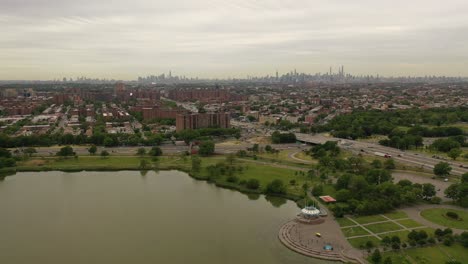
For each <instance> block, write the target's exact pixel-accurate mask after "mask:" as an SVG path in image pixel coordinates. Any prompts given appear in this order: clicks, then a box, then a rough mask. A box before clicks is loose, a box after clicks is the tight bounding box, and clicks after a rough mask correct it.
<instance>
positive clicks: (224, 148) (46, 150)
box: [36, 143, 304, 156]
mask: <svg viewBox="0 0 468 264" xmlns="http://www.w3.org/2000/svg"><path fill="white" fill-rule="evenodd" d="M271 146H272V147H273V148H274V149H278V150H285V149H301V148H304V146H300V145H298V144H271ZM61 147H62V146H52V147H38V148H36V151H37V154H36V156H50V155H55V154H56V153H57V151H59V150H60V148H61ZM72 147H73V150H74V151H75V152H76V154H78V155H87V154H89V153H88V148H89V146H72ZM159 147H160V148H161V149H162V151H163V153H165V154H177V153H182V152H184V151H188V150H189V147H188V146H187V145H174V144H163V145H161V146H159ZM250 147H252V144H248V143H241V144H229V145H228V144H223V143H221V144H216V147H215V151H216V153H217V154H229V153H236V152H237V151H239V150H246V149H247V148H250ZM262 147H264V146H262ZM139 148H141V147H136V146H131V147H130V146H129V147H98V150H97V153H100V152H101V151H102V150H107V151H108V152H109V153H110V154H111V155H121V156H128V155H135V154H136V153H137V150H138V149H139ZM143 148H145V149H146V150H147V151H149V150H150V149H151V147H143Z"/></svg>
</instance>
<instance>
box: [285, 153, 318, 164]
mask: <svg viewBox="0 0 468 264" xmlns="http://www.w3.org/2000/svg"><path fill="white" fill-rule="evenodd" d="M299 152H300V151H296V152H290V153H289V154H288V157H289V158H290V159H293V160H296V161H299V162H302V163H306V164H314V162H312V161H310V160H304V159H300V158H298V157H296V155H297V154H299Z"/></svg>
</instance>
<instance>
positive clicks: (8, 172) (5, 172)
mask: <svg viewBox="0 0 468 264" xmlns="http://www.w3.org/2000/svg"><path fill="white" fill-rule="evenodd" d="M38 160H40V158H39V159H38ZM151 170H152V171H170V170H177V171H182V172H185V173H187V174H188V175H189V176H190V177H191V178H193V179H195V180H199V181H206V182H207V183H212V184H214V185H216V186H217V187H220V188H224V189H230V190H235V191H238V192H241V193H244V194H263V195H268V196H272V197H279V198H284V199H287V200H291V201H293V202H295V203H296V205H297V206H298V207H300V204H299V202H300V201H301V200H303V199H304V197H301V196H297V195H294V194H270V193H266V192H265V191H264V190H263V188H259V189H256V190H253V189H248V188H246V187H244V186H242V185H240V184H237V183H229V182H225V181H219V180H217V179H211V178H210V177H206V176H202V175H197V174H194V173H193V172H192V171H191V170H190V169H187V168H185V167H184V166H180V165H179V166H177V165H163V164H161V165H160V166H159V167H158V168H149V169H141V168H139V167H138V166H123V167H115V166H114V167H113V166H108V165H104V166H95V165H94V166H82V167H81V168H66V167H60V166H55V167H54V166H53V165H52V166H50V165H48V166H47V165H46V166H18V167H11V168H2V169H0V178H1V177H8V176H13V175H15V174H16V173H18V172H47V171H61V172H70V173H72V172H81V171H151Z"/></svg>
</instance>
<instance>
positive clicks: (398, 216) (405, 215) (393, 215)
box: [384, 211, 408, 220]
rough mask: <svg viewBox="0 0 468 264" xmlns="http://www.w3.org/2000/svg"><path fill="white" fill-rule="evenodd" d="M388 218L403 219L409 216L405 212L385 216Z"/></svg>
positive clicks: (395, 212)
mask: <svg viewBox="0 0 468 264" xmlns="http://www.w3.org/2000/svg"><path fill="white" fill-rule="evenodd" d="M384 215H385V216H386V217H388V218H390V219H394V220H395V219H401V218H408V215H407V214H406V213H405V212H402V211H394V212H391V213H386V214H384Z"/></svg>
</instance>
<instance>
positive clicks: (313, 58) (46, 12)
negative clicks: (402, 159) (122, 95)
mask: <svg viewBox="0 0 468 264" xmlns="http://www.w3.org/2000/svg"><path fill="white" fill-rule="evenodd" d="M0 24H1V25H2V26H1V27H0V33H1V36H2V37H1V38H0V61H1V62H2V63H1V64H0V78H1V79H50V78H58V77H62V76H81V75H85V76H89V77H108V78H121V79H134V78H135V77H136V76H137V75H144V74H153V73H158V72H163V71H164V72H167V71H168V70H169V69H172V70H173V72H176V73H179V74H186V75H199V76H204V77H225V76H241V77H243V76H245V75H247V74H267V73H270V74H271V73H273V72H274V70H275V69H279V70H280V71H286V70H290V69H291V68H297V69H298V70H301V71H306V72H319V71H326V70H327V69H328V67H329V65H340V64H345V65H346V68H347V69H349V70H350V71H352V72H354V73H365V74H367V73H370V74H375V73H380V74H385V75H425V74H441V75H442V74H443V75H465V76H466V75H468V55H467V54H468V45H466V44H465V43H467V40H468V34H467V32H468V3H467V2H466V1H464V0H449V1H445V2H444V3H441V1H434V0H413V1H400V0H397V1H391V2H390V1H385V2H383V1H372V0H356V1H339V0H319V1H317V0H296V1H290V0H257V1H248V0H230V1H220V0H197V1H195V0H172V1H161V2H160V1H154V0H133V1H127V0H113V1H96V0H81V1H71V0H0Z"/></svg>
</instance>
